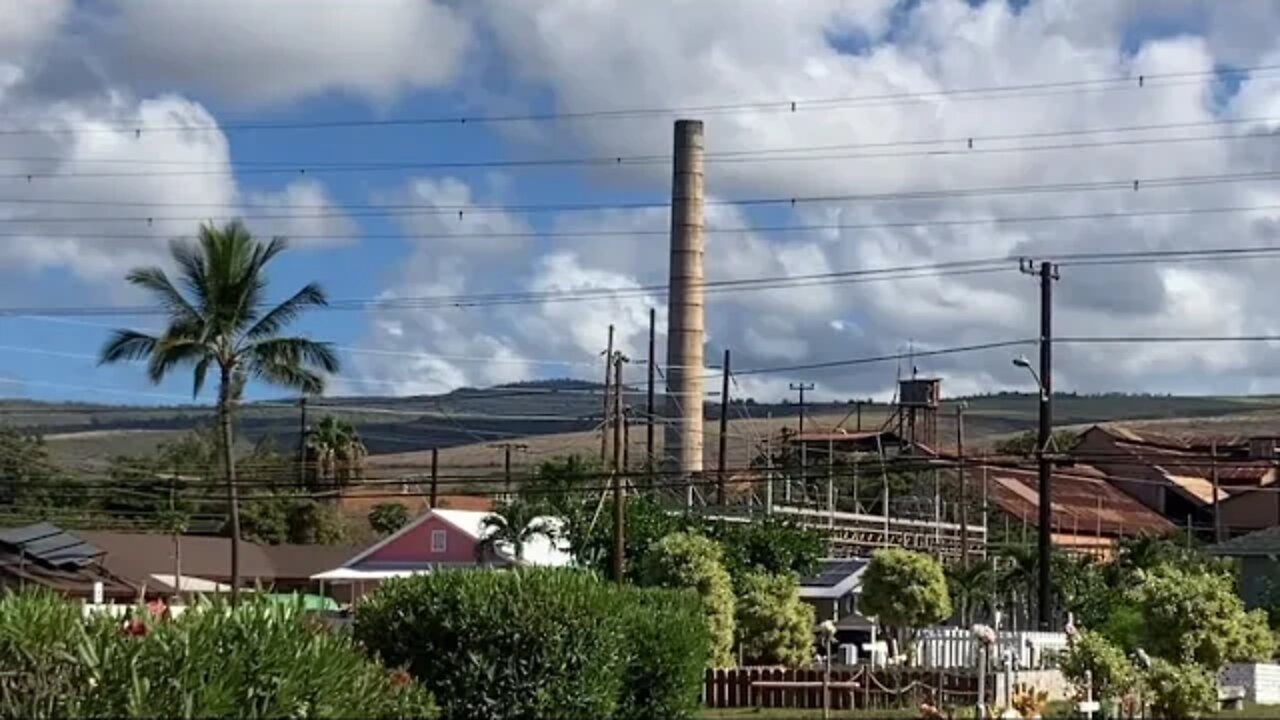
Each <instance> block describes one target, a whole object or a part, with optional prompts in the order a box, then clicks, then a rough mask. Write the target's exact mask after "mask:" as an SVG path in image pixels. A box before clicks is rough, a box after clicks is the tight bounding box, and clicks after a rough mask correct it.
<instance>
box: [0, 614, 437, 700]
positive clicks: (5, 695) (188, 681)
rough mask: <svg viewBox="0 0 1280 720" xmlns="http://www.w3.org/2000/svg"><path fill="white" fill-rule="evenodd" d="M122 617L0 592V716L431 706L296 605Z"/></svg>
mask: <svg viewBox="0 0 1280 720" xmlns="http://www.w3.org/2000/svg"><path fill="white" fill-rule="evenodd" d="M130 623H131V626H132V629H133V632H126V631H125V630H124V629H123V628H122V623H121V621H120V620H119V619H114V618H109V617H106V616H98V617H95V618H92V619H89V620H82V619H81V618H80V616H79V612H78V608H77V607H76V606H75V605H71V604H68V603H65V602H63V601H61V600H59V599H57V598H54V597H51V596H39V595H34V594H24V595H18V596H9V597H6V598H4V599H3V600H0V644H2V646H0V690H2V691H3V692H0V717H5V718H9V717H86V716H93V717H246V718H267V717H272V718H275V717H317V718H324V717H331V718H345V717H356V716H359V717H375V718H396V717H432V716H434V715H435V708H434V704H433V703H432V701H431V697H430V695H429V694H428V693H427V692H426V691H425V690H423V689H422V687H421V686H420V685H418V684H416V683H414V682H413V681H412V680H411V679H410V678H409V676H408V675H407V674H405V673H392V672H388V671H387V670H386V669H384V668H382V667H380V666H378V665H377V664H376V663H373V662H371V661H370V660H368V659H367V658H365V657H364V656H363V655H362V654H361V653H360V652H359V651H357V649H356V648H355V647H354V645H353V644H352V643H351V641H350V639H349V638H347V637H345V636H342V635H338V634H335V633H333V632H330V631H329V630H328V629H326V628H324V627H323V626H320V625H316V624H312V623H309V622H308V621H307V619H306V617H305V616H304V614H303V612H302V610H301V608H300V607H295V606H281V605H274V604H271V603H269V602H268V601H265V600H264V601H252V600H251V601H249V602H246V603H244V604H242V605H241V606H240V607H239V608H236V609H232V608H230V607H228V606H226V605H223V604H212V605H208V606H199V607H196V608H193V609H190V610H188V611H187V612H186V613H184V614H183V615H182V616H180V617H179V618H178V619H176V620H171V621H149V620H145V621H144V620H136V621H130ZM24 670H25V671H24ZM15 671H16V672H15Z"/></svg>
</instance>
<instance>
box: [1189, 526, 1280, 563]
mask: <svg viewBox="0 0 1280 720" xmlns="http://www.w3.org/2000/svg"><path fill="white" fill-rule="evenodd" d="M1207 551H1208V553H1209V554H1210V555H1221V556H1225V557H1258V556H1267V555H1276V556H1280V527H1269V528H1267V529H1265V530H1259V531H1257V532H1251V533H1249V534H1248V535H1241V536H1240V537H1238V538H1232V539H1230V540H1227V541H1226V542H1220V543H1218V544H1217V545H1210V546H1209V547H1208V549H1207Z"/></svg>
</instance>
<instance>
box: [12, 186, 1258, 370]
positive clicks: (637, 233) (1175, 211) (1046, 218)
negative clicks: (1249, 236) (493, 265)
mask: <svg viewBox="0 0 1280 720" xmlns="http://www.w3.org/2000/svg"><path fill="white" fill-rule="evenodd" d="M1276 210H1280V205H1241V206H1219V207H1200V208H1168V209H1153V210H1124V211H1117V212H1093V213H1071V214H1066V215H990V216H985V217H976V218H954V219H941V220H904V221H898V222H895V221H889V222H871V223H817V224H802V225H787V224H784V225H757V226H751V227H715V226H710V227H707V228H704V229H703V232H704V233H708V234H716V235H720V234H726V235H727V234H747V233H771V232H777V233H788V232H827V231H832V230H880V229H894V228H916V227H964V226H974V225H978V226H982V225H1005V224H1020V223H1050V222H1068V221H1077V220H1124V219H1130V218H1143V217H1166V216H1183V215H1217V214H1232V213H1251V212H1272V211H1276ZM668 234H670V230H669V229H662V230H608V229H602V230H583V231H552V230H549V231H546V232H523V231H520V232H470V233H394V234H378V233H363V234H360V235H315V234H296V235H290V236H289V238H290V239H292V240H443V239H462V240H467V239H540V238H602V237H635V238H640V237H665V236H667V235H668ZM36 235H39V236H40V237H42V238H46V239H50V240H135V241H146V240H156V241H165V240H175V239H176V240H190V239H194V237H195V236H193V235H182V234H178V235H139V234H137V233H92V234H72V233H58V234H57V235H50V234H46V233H44V232H35V231H31V232H10V233H0V238H12V239H22V240H30V239H31V238H32V237H34V236H36ZM593 366H594V365H593Z"/></svg>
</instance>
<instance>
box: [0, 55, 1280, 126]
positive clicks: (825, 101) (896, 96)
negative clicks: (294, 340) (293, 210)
mask: <svg viewBox="0 0 1280 720" xmlns="http://www.w3.org/2000/svg"><path fill="white" fill-rule="evenodd" d="M1276 70H1280V66H1278V65H1254V66H1239V67H1219V68H1214V69H1211V70H1191V71H1174V72H1157V73H1141V74H1134V73H1129V74H1124V75H1114V76H1111V77H1106V78H1092V79H1077V80H1059V81H1041V82H1029V83H1014V84H1004V85H986V86H973V87H962V88H940V89H937V90H930V91H924V92H909V91H896V92H885V93H874V94H863V95H843V96H831V97H825V98H823V97H820V98H807V99H805V98H775V99H769V100H756V101H749V102H741V101H739V102H731V103H708V104H690V105H671V106H666V107H637V108H599V109H590V110H564V111H555V112H538V113H511V114H491V115H484V114H475V115H440V116H421V117H383V118H376V119H360V120H356V119H330V120H295V121H239V120H231V121H227V122H223V123H220V124H210V125H199V124H194V123H186V124H173V125H161V124H145V123H128V122H119V123H109V122H96V123H79V124H75V123H62V122H57V123H55V122H52V121H51V120H50V119H48V118H45V119H40V118H6V119H3V120H0V123H4V124H7V125H8V127H0V136H3V135H41V134H56V133H70V132H89V133H129V134H133V135H135V136H141V135H142V134H143V133H144V132H145V133H168V132H182V133H190V132H199V131H201V130H205V131H210V132H241V131H264V130H270V131H282V130H323V129H337V128H376V127H381V128H387V127H423V126H432V125H444V126H448V125H459V126H461V125H467V124H471V125H478V124H502V123H529V122H549V121H567V120H587V119H625V118H644V117H653V116H670V115H679V114H686V113H693V114H700V115H721V114H735V113H743V112H782V113H795V112H801V111H803V112H809V111H815V110H835V109H841V108H846V107H866V106H877V105H892V104H905V103H919V102H928V101H934V100H942V99H948V100H952V101H967V100H994V99H1005V98H1008V97H1010V96H1012V97H1018V96H1028V97H1038V96H1042V95H1043V94H1044V92H1045V91H1063V90H1066V91H1068V92H1072V93H1075V92H1082V91H1097V90H1101V91H1114V90H1126V89H1134V90H1142V89H1148V88H1149V89H1158V88H1164V87H1177V86H1181V85H1186V84H1191V83H1199V82H1201V81H1202V80H1203V79H1204V78H1224V77H1237V78H1245V77H1250V78H1257V77H1259V76H1265V75H1266V74H1267V73H1270V72H1273V71H1276ZM20 122H25V123H39V122H44V123H46V124H45V125H44V126H32V125H28V126H25V127H24V126H20V125H18V123H20Z"/></svg>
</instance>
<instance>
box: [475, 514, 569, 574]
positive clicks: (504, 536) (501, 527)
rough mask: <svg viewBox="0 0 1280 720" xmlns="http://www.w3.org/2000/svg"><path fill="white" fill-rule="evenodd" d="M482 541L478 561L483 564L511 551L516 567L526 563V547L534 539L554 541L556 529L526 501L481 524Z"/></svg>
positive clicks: (477, 546)
mask: <svg viewBox="0 0 1280 720" xmlns="http://www.w3.org/2000/svg"><path fill="white" fill-rule="evenodd" d="M481 532H482V534H483V537H482V538H481V540H480V542H479V543H478V544H477V545H476V559H477V560H478V561H482V562H483V561H484V560H485V559H487V558H491V557H494V556H496V555H497V554H498V551H499V550H500V549H501V548H503V547H504V546H505V547H510V548H511V552H512V554H513V555H515V559H516V564H517V565H519V564H521V563H522V562H523V561H524V547H525V545H527V544H529V542H530V541H531V540H533V539H534V538H535V537H538V536H542V537H545V538H549V539H553V540H554V539H555V537H556V534H557V533H556V528H555V526H554V525H553V524H552V523H551V522H550V521H549V520H548V519H547V518H545V517H542V516H540V515H539V514H538V508H537V507H535V506H534V505H531V504H529V503H527V502H525V501H523V500H512V501H511V502H508V503H506V504H504V505H502V506H501V507H499V508H498V509H497V510H495V511H494V512H493V513H492V514H490V515H489V516H488V517H486V518H485V519H484V522H483V523H482V524H481Z"/></svg>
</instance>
